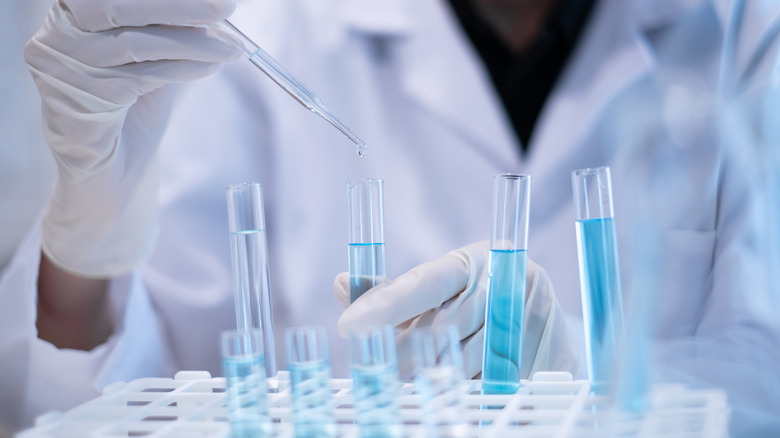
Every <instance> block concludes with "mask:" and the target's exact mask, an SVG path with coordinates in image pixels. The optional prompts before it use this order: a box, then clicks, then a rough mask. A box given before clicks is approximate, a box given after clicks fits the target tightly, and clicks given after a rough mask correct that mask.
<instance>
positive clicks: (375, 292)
mask: <svg viewBox="0 0 780 438" xmlns="http://www.w3.org/2000/svg"><path fill="white" fill-rule="evenodd" d="M467 281H468V267H467V266H465V265H464V263H463V262H462V261H461V260H459V259H457V258H455V257H452V256H450V255H445V256H444V257H442V258H440V259H438V260H435V261H432V262H428V263H424V264H422V265H419V266H417V267H415V268H413V269H412V270H411V271H409V272H407V273H405V274H403V275H401V276H400V277H398V278H396V279H395V280H393V281H390V282H387V283H384V284H381V285H379V286H375V287H373V288H371V289H369V290H368V291H367V292H366V293H364V294H363V295H362V296H361V297H360V298H358V299H357V300H355V302H354V303H352V304H351V305H350V306H349V307H347V309H346V310H345V311H344V313H343V314H342V315H341V317H340V318H339V321H338V330H339V333H340V334H341V335H342V336H346V335H347V334H348V333H349V332H350V331H351V330H353V329H354V328H356V327H362V326H367V325H377V324H379V325H381V324H389V325H391V326H393V327H395V326H397V325H398V324H401V323H402V322H404V321H406V320H409V319H411V318H414V317H416V316H417V315H419V314H421V313H423V312H425V311H426V310H429V309H433V308H436V307H439V306H440V305H441V304H442V303H444V302H445V301H447V300H448V299H450V298H451V297H453V296H454V295H457V294H459V293H460V292H461V291H462V290H463V288H464V287H465V286H466V283H467Z"/></svg>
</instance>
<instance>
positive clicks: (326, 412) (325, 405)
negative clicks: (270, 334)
mask: <svg viewBox="0 0 780 438" xmlns="http://www.w3.org/2000/svg"><path fill="white" fill-rule="evenodd" d="M285 346H286V352H287V369H288V371H289V372H290V383H291V385H292V388H291V392H292V408H293V424H294V425H295V436H296V438H316V437H332V436H335V435H336V421H335V419H334V417H333V405H332V403H331V386H330V377H331V370H330V355H329V353H328V333H327V331H326V329H325V327H323V326H313V327H293V328H289V329H287V330H286V331H285Z"/></svg>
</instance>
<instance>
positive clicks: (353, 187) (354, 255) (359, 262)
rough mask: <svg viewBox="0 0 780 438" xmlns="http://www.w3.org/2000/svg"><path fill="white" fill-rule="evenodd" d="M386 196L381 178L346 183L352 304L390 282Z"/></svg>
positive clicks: (350, 295) (350, 296)
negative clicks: (386, 268) (386, 244)
mask: <svg viewBox="0 0 780 438" xmlns="http://www.w3.org/2000/svg"><path fill="white" fill-rule="evenodd" d="M383 196H384V183H383V182H382V180H381V179H378V178H363V179H358V180H352V181H349V182H347V198H348V200H349V298H350V302H354V301H355V300H356V299H358V298H359V297H360V296H361V295H363V293H365V292H366V291H367V290H369V289H371V288H372V287H374V286H376V285H379V284H382V283H384V282H385V281H386V280H387V274H386V273H385V224H384V199H383Z"/></svg>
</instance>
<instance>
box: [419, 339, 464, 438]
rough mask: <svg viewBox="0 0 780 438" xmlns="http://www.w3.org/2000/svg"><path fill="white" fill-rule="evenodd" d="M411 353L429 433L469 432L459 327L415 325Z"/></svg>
mask: <svg viewBox="0 0 780 438" xmlns="http://www.w3.org/2000/svg"><path fill="white" fill-rule="evenodd" d="M412 354H413V358H414V363H415V378H414V383H415V387H416V388H417V392H418V393H419V394H420V396H421V397H422V411H423V422H424V424H425V427H426V432H427V435H428V436H431V437H462V436H466V435H468V424H467V422H466V419H465V414H466V407H465V405H464V398H463V395H464V394H465V392H466V390H467V387H468V384H467V383H466V382H465V380H464V379H465V377H464V373H463V358H462V357H461V352H460V336H459V335H458V329H457V327H455V326H454V325H445V326H431V327H424V328H419V329H416V330H415V331H414V332H412Z"/></svg>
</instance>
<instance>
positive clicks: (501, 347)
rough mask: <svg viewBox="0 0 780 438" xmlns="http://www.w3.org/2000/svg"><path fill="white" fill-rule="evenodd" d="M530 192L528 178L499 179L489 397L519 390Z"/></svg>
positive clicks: (487, 348) (487, 351) (486, 357)
mask: <svg viewBox="0 0 780 438" xmlns="http://www.w3.org/2000/svg"><path fill="white" fill-rule="evenodd" d="M530 190H531V178H530V177H529V176H528V175H515V174H500V175H496V176H495V178H494V183H493V229H492V234H491V239H490V260H489V267H488V271H489V272H488V293H487V307H486V309H485V345H484V354H483V358H482V390H483V392H484V393H486V394H513V393H514V392H516V391H517V389H518V388H519V387H520V378H521V377H522V376H521V375H520V370H521V365H522V364H521V357H522V350H523V322H524V314H525V289H526V285H525V277H526V266H527V263H528V255H527V251H526V249H527V245H528V210H529V204H530Z"/></svg>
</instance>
